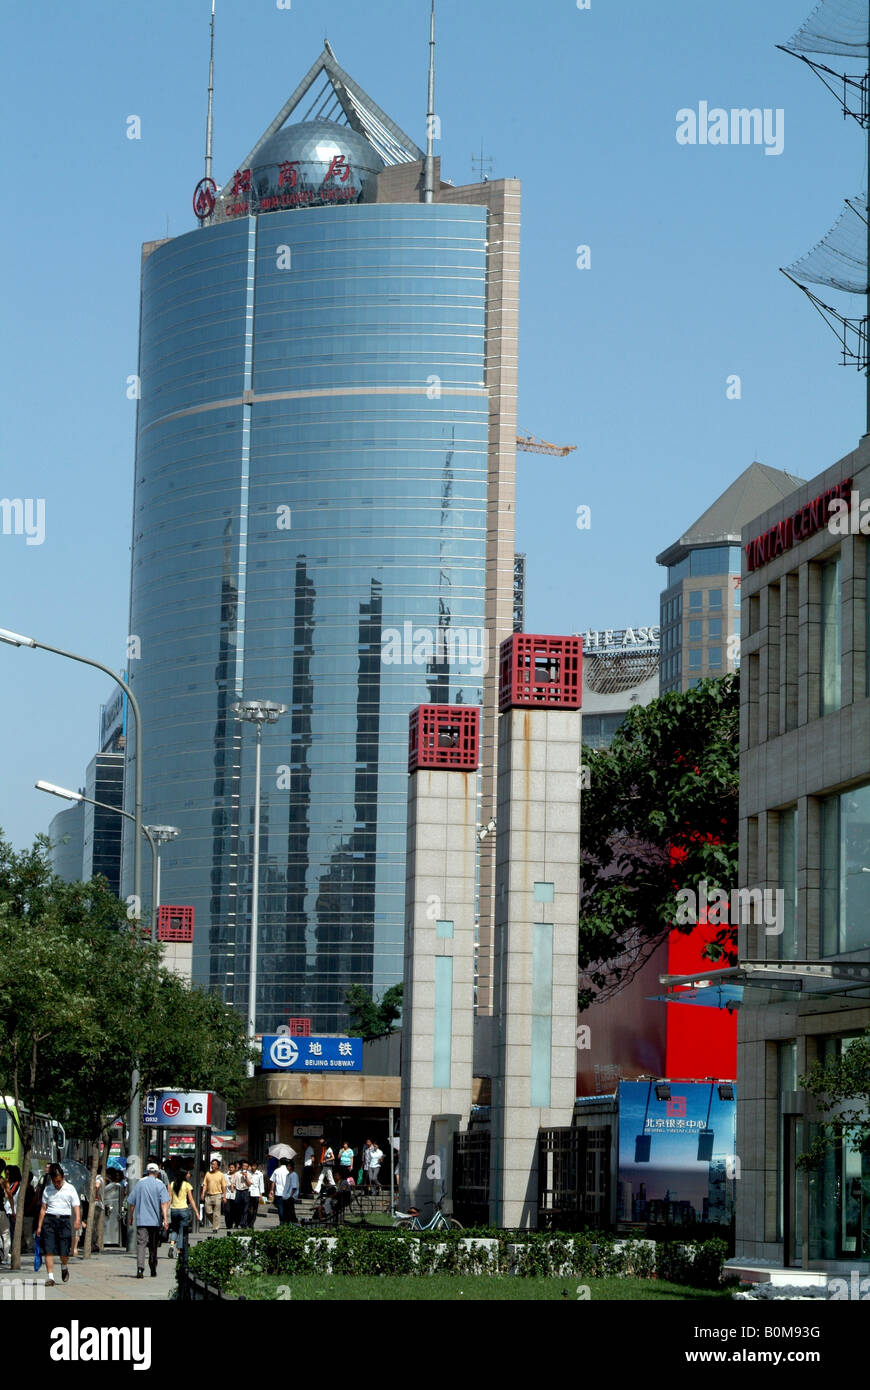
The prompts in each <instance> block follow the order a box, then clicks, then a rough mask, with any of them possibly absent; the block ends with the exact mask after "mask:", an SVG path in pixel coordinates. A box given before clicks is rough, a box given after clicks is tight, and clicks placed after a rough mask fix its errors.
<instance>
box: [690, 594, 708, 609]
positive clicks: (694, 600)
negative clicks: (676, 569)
mask: <svg viewBox="0 0 870 1390" xmlns="http://www.w3.org/2000/svg"><path fill="white" fill-rule="evenodd" d="M703 607H704V591H703V589H694V590H693V591H692V593H690V594H689V612H690V613H700V612H701V610H702V608H703Z"/></svg>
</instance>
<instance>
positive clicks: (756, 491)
mask: <svg viewBox="0 0 870 1390" xmlns="http://www.w3.org/2000/svg"><path fill="white" fill-rule="evenodd" d="M804 482H806V479H805V478H797V477H795V475H794V474H793V473H786V472H784V470H783V469H781V468H770V467H768V465H767V464H766V463H757V462H756V463H751V464H750V465H749V467H748V468H745V469H744V470H743V472H742V473H741V474H740V476H739V478H735V479H734V482H733V483H732V484H731V486H730V487H727V488H726V489H725V491H724V492H723V493H722V496H721V497H718V498H717V499H716V501H715V502H714V503H713V505H712V506H711V507H708V508H707V510H706V511H705V512H702V513H701V515H700V516H699V517H698V519H697V521H694V522H693V523H692V525H691V526H689V527H688V528H687V530H686V531H684V532H683V534H682V536H680V539H679V540H678V541H674V543H673V545H669V546H668V548H667V549H666V550H663V551H662V553H661V554H660V555H657V556H656V562H657V563H658V564H660V565H676V564H679V562H680V560H683V559H685V557H686V555H688V553H689V551H690V550H696V549H698V548H700V547H704V546H712V545H740V540H741V532H742V530H743V527H744V526H745V525H746V524H747V523H748V522H750V521H753V520H754V519H755V517H757V516H760V515H761V513H762V512H766V511H767V509H768V508H769V507H773V506H775V505H776V503H777V502H780V501H781V500H782V499H783V497H788V495H789V493H791V492H794V490H795V488H799V487H801V486H802V485H803V483H804Z"/></svg>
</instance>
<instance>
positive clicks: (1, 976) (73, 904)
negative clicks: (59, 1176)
mask: <svg viewBox="0 0 870 1390" xmlns="http://www.w3.org/2000/svg"><path fill="white" fill-rule="evenodd" d="M48 854H49V842H48V840H47V839H46V838H45V837H44V836H39V837H38V838H37V840H36V842H35V843H34V845H33V848H32V849H30V850H25V851H22V852H20V853H18V852H16V851H15V850H13V849H12V847H11V846H10V845H9V844H8V842H7V841H6V840H4V839H3V838H2V836H0V1036H2V1037H3V1039H4V1045H3V1047H2V1049H0V1093H3V1094H7V1095H11V1096H12V1098H13V1100H14V1102H15V1111H16V1113H15V1114H13V1115H12V1122H13V1125H14V1128H15V1130H16V1131H17V1134H18V1138H19V1141H20V1143H21V1149H22V1165H21V1167H22V1177H23V1178H24V1179H25V1180H26V1179H27V1177H28V1175H29V1173H30V1167H31V1154H32V1149H33V1131H34V1122H35V1116H36V1114H37V1113H38V1112H40V1111H51V1110H53V1109H56V1103H55V1102H56V1100H57V1097H58V1095H59V1093H60V1092H61V1091H62V1089H63V1086H64V1083H65V1080H66V1077H67V1076H68V1074H69V1071H70V1068H71V1066H72V1065H78V1063H77V1061H76V1062H75V1063H74V1062H73V1059H77V1058H78V1056H79V1055H80V1052H81V1049H82V1044H83V1041H84V1039H85V1038H86V1037H87V1036H88V1034H89V1030H90V1029H91V1028H92V1027H93V1008H92V999H91V989H90V986H91V979H92V975H93V971H94V969H95V964H96V951H97V950H98V947H97V944H96V940H97V938H98V937H99V938H102V937H105V936H106V935H107V934H110V935H111V936H112V938H116V937H117V929H116V928H114V929H113V930H112V931H111V932H110V933H108V932H107V923H110V922H111V923H116V922H117V920H119V918H120V919H123V916H124V908H123V906H122V905H121V904H120V903H119V902H118V901H117V899H115V898H112V895H111V894H109V893H108V890H107V889H106V888H105V887H104V885H103V884H102V883H100V882H95V883H94V884H93V885H85V884H77V885H67V884H64V883H62V882H61V881H60V880H58V879H56V878H55V877H54V875H53V873H52V870H51V865H50V863H49V858H48ZM22 1225H23V1223H22V1222H20V1221H19V1222H16V1226H15V1239H14V1246H13V1254H12V1260H13V1268H15V1269H19V1268H20V1261H21V1232H22Z"/></svg>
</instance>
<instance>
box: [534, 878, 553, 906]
mask: <svg viewBox="0 0 870 1390" xmlns="http://www.w3.org/2000/svg"><path fill="white" fill-rule="evenodd" d="M552 901H553V885H552V883H536V884H535V902H536V903H551V902H552Z"/></svg>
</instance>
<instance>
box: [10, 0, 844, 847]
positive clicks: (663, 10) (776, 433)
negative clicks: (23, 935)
mask: <svg viewBox="0 0 870 1390" xmlns="http://www.w3.org/2000/svg"><path fill="white" fill-rule="evenodd" d="M811 8H812V0H765V4H764V5H763V6H762V5H759V4H758V3H757V0H731V3H729V4H728V5H718V4H717V5H714V4H709V3H707V4H702V3H699V0H660V3H651V0H591V5H590V8H589V9H588V10H578V8H577V5H576V0H539V3H537V4H534V5H533V4H529V3H523V2H522V0H439V4H438V41H439V48H438V80H437V96H436V109H437V111H438V113H439V115H440V118H441V122H442V132H441V133H442V138H441V141H440V145H439V152H440V154H441V156H442V172H443V175H444V176H445V177H449V178H452V179H453V180H454V182H456V183H464V182H469V181H470V179H471V177H472V168H471V161H470V155H471V153H472V151H473V150H474V151H477V150H479V149H480V145H481V141H482V142H483V146H484V150H485V152H486V153H487V154H489V155H490V156H491V157H492V159H493V166H492V173H493V176H495V177H499V176H517V177H519V178H521V179H522V181H523V230H522V266H521V316H520V335H521V340H520V391H519V420H520V423H521V425H523V426H524V427H526V428H527V429H529V430H531V431H532V432H534V433H536V434H538V435H543V436H544V437H546V438H548V439H552V440H556V441H560V442H566V443H574V444H577V445H578V448H577V451H576V453H574V454H571V455H570V456H569V457H568V459H566V460H548V459H543V458H540V457H538V456H536V455H521V456H520V460H519V496H518V548H519V549H524V550H525V551H526V552H527V554H528V567H529V568H528V584H529V589H528V610H527V628H528V630H530V631H550V632H561V631H566V632H571V631H576V630H578V629H582V628H585V627H587V626H591V627H614V628H617V627H623V626H626V625H634V624H638V623H649V622H654V621H656V619H657V614H658V592H659V589H660V587H661V577H662V571H661V570H659V569H658V567H657V566H656V564H655V555H656V554H657V553H658V552H659V551H660V550H662V549H663V548H664V547H665V546H666V545H667V544H668V543H669V542H671V541H672V540H674V539H676V537H677V536H678V535H679V534H680V533H681V532H682V530H683V529H684V528H685V526H686V525H687V524H688V523H689V522H691V521H692V520H694V518H695V517H696V516H697V515H698V514H699V513H700V512H702V511H703V510H704V509H705V508H706V507H707V506H708V505H709V504H710V502H711V501H713V499H714V498H715V497H716V496H717V495H718V494H719V493H720V492H721V491H722V490H723V489H724V488H725V487H726V486H727V484H728V483H729V482H731V481H732V479H733V478H734V477H735V476H736V475H737V474H738V473H739V472H741V471H742V470H743V469H744V468H745V467H746V466H747V465H748V464H749V463H751V462H752V460H753V459H754V458H758V459H760V460H761V461H762V462H764V463H768V464H771V465H773V466H774V467H777V468H786V469H788V470H790V471H792V472H794V473H797V474H799V475H801V476H804V477H812V476H814V475H815V474H816V473H817V472H819V471H820V470H821V469H822V468H824V467H827V466H829V465H830V464H831V463H832V462H834V461H835V460H836V459H837V458H839V457H840V456H841V455H842V454H843V453H845V452H846V451H847V450H849V449H851V448H853V447H854V446H855V444H856V442H857V440H858V438H859V436H860V434H861V433H862V430H863V394H864V393H863V382H862V381H861V380H860V378H858V376H857V374H856V373H855V372H854V371H853V370H844V369H843V368H841V367H839V366H838V365H837V363H838V355H837V345H836V343H835V341H834V338H833V336H832V335H831V334H830V333H829V332H828V331H827V330H826V329H825V328H824V325H823V324H822V323H821V321H820V320H819V319H818V318H817V316H816V315H815V314H814V313H813V312H812V310H811V308H810V307H809V305H808V303H807V302H806V301H805V299H804V297H803V296H802V295H801V294H799V292H798V291H797V290H796V289H794V288H793V287H792V286H791V285H789V283H788V282H787V281H786V280H785V279H784V277H783V276H781V275H779V274H778V267H779V266H780V265H787V264H788V263H789V262H790V261H792V260H794V259H795V258H796V257H797V256H799V255H801V254H802V253H803V252H805V251H806V250H808V249H809V247H810V246H811V245H813V244H814V243H815V242H816V241H818V240H819V238H820V237H821V236H823V235H824V233H825V232H826V231H827V230H828V228H829V227H830V226H831V224H832V223H833V221H834V220H835V218H836V216H837V214H838V212H839V210H840V207H841V205H842V200H843V198H844V197H847V196H852V195H853V194H855V193H858V192H860V191H863V189H864V188H865V187H866V173H865V167H864V151H863V142H862V139H861V134H860V131H859V130H858V128H857V126H856V125H855V123H854V122H851V121H850V122H848V123H846V122H844V121H843V119H842V116H841V114H840V112H839V110H838V108H837V106H836V103H835V102H834V100H833V98H832V97H830V96H829V95H828V94H827V93H826V92H825V91H824V89H823V88H822V86H821V84H820V83H818V82H817V81H816V80H815V79H814V78H813V76H812V74H811V73H810V72H809V71H808V70H807V69H806V68H805V67H804V65H802V64H800V63H798V62H796V61H795V60H794V59H791V58H789V57H787V56H786V55H784V54H782V53H779V52H778V51H777V50H776V47H775V45H776V44H777V43H784V42H786V41H787V40H788V38H789V37H790V35H791V34H792V33H793V32H794V31H795V30H796V29H797V28H798V27H799V25H800V24H801V22H802V21H803V19H804V18H805V16H806V14H807V13H808V12H809V10H810V9H811ZM217 11H218V17H217V18H218V23H217V41H216V92H215V173H216V175H217V177H218V180H219V182H224V181H225V180H226V179H227V178H228V177H229V176H230V175H231V173H232V171H233V169H234V168H235V167H236V165H237V163H238V161H239V160H240V159H242V158H243V156H244V155H245V154H246V153H247V151H248V149H249V148H250V146H251V145H252V144H253V142H254V140H255V139H256V138H257V136H258V135H259V134H260V132H261V131H262V129H263V128H264V127H265V126H266V125H267V124H268V123H269V121H270V120H271V119H272V117H273V116H274V115H275V113H276V112H277V110H278V109H279V108H280V106H281V105H282V104H283V102H284V100H285V98H286V97H287V95H288V94H289V93H290V91H291V90H292V89H293V87H294V86H295V85H296V84H297V82H298V81H299V79H300V78H301V76H302V75H303V74H304V72H305V71H306V70H307V68H308V67H309V66H310V64H311V63H312V62H313V60H314V58H315V57H316V55H317V53H318V52H319V51H320V48H321V46H322V41H323V38H324V35H326V36H328V38H329V40H330V42H331V44H332V46H333V48H334V49H335V52H336V55H337V57H338V60H339V62H340V63H341V64H342V66H344V67H345V68H346V69H347V70H348V71H349V72H350V73H351V74H352V75H353V76H354V77H355V78H356V79H357V80H358V81H359V82H360V83H361V85H362V86H364V87H365V88H366V89H367V90H368V91H369V92H370V93H371V95H372V96H373V97H374V98H375V99H376V100H377V101H378V102H379V103H380V105H382V106H383V107H384V108H385V109H386V110H388V111H389V112H390V113H391V114H392V115H393V116H394V117H395V119H396V120H397V121H398V122H399V124H400V125H402V126H404V127H405V128H406V129H407V130H408V131H409V133H410V134H411V135H413V136H414V137H415V138H416V139H417V140H418V142H422V141H423V138H424V128H425V109H426V64H427V39H428V0H370V3H368V4H366V5H360V4H359V2H358V0H292V6H291V8H289V9H282V8H279V7H278V5H277V4H276V3H275V0H217ZM208 12H209V0H149V3H145V4H137V5H126V4H124V5H122V4H119V3H118V2H117V0H77V3H76V4H75V5H53V6H48V7H46V6H43V5H33V4H31V3H29V2H28V0H6V3H5V5H4V6H3V11H2V19H0V25H2V37H3V41H4V50H5V52H6V54H7V60H6V63H5V65H4V83H3V90H2V96H0V102H2V108H3V109H2V119H3V122H4V128H5V130H6V133H7V144H6V148H7V160H6V171H7V173H6V179H5V187H4V193H5V199H6V215H5V218H4V224H3V253H2V259H0V265H2V268H3V272H4V277H3V289H2V292H3V305H4V321H5V332H4V333H3V335H2V343H0V352H2V375H0V381H2V383H3V394H4V400H3V407H4V409H3V423H4V430H3V441H2V449H3V454H2V474H0V495H3V496H7V497H32V498H44V499H45V507H46V535H45V540H44V543H43V544H42V545H38V546H37V545H33V546H27V545H26V544H25V541H24V538H23V537H21V536H7V535H0V626H4V627H9V628H13V629H16V630H18V631H21V632H32V633H33V634H34V635H35V636H37V637H39V638H41V639H42V640H44V641H47V642H50V643H52V644H54V645H57V646H62V647H67V648H70V649H72V650H74V651H80V652H82V653H85V654H88V655H91V656H94V657H96V658H98V659H100V660H102V661H105V662H106V663H107V664H109V665H117V666H118V667H120V666H121V665H122V664H123V651H124V639H125V635H126V631H127V602H128V578H129V543H130V508H131V497H132V477H133V443H134V435H133V431H134V412H135V407H134V405H133V403H132V402H130V401H129V400H127V398H126V378H127V377H128V375H130V374H131V373H134V372H135V371H136V350H137V349H136V344H137V328H138V322H137V320H138V288H139V250H140V244H141V243H142V242H143V241H145V240H150V239H152V238H155V237H160V236H165V235H166V233H167V230H168V231H169V233H170V234H172V235H175V234H178V233H181V232H184V231H188V230H190V229H191V228H192V226H193V225H194V219H193V214H192V211H191V206H190V199H191V193H192V190H193V186H194V184H195V183H196V181H197V179H198V178H199V177H200V175H201V172H202V169H201V166H202V151H203V140H204V127H205V98H206V76H207V64H208ZM835 61H836V60H835ZM700 101H707V102H708V103H709V104H710V106H717V105H718V106H723V107H726V108H731V107H739V106H749V107H754V106H758V107H762V108H765V107H767V108H772V109H776V108H782V110H783V111H784V113H785V115H784V131H785V144H784V150H783V153H782V154H781V155H780V156H778V157H777V156H767V155H765V153H764V150H763V148H762V147H760V146H734V147H731V146H720V147H716V146H710V145H707V146H700V145H698V146H694V147H692V146H681V145H679V144H678V143H677V141H676V138H675V132H676V128H677V122H676V113H677V111H678V110H679V109H680V108H684V107H693V108H697V106H698V103H699V102H700ZM131 115H136V116H138V117H139V118H140V120H141V139H139V140H129V139H128V138H127V136H126V131H127V118H128V117H129V116H131ZM580 245H588V246H589V247H590V248H591V268H590V269H588V270H578V269H577V265H576V261H577V247H578V246H580ZM855 312H859V310H858V309H857V308H856V309H855ZM732 373H736V374H738V375H739V376H740V378H741V383H742V398H741V399H740V400H727V399H726V394H725V388H726V377H728V376H729V374H732ZM580 505H587V506H589V507H591V509H592V524H591V527H590V529H589V530H583V531H580V530H578V529H577V526H576V515H577V507H578V506H580ZM109 693H110V683H109V682H108V681H106V680H105V679H103V678H102V677H101V676H100V675H99V674H98V673H91V672H88V671H87V670H85V669H84V668H82V667H80V666H74V665H72V663H66V662H63V661H62V660H60V659H59V658H57V657H52V656H49V655H47V654H45V653H40V652H34V651H28V650H20V651H19V650H15V649H13V648H11V647H5V646H0V731H2V733H0V740H2V742H0V747H2V754H0V769H2V772H0V826H2V827H3V828H4V830H5V831H6V833H7V834H9V835H10V836H11V837H12V839H13V841H14V842H15V843H16V844H17V845H21V846H23V845H24V844H27V843H29V842H30V840H31V839H32V836H33V835H34V833H36V831H38V830H40V829H44V828H46V827H47V824H48V821H49V819H50V818H51V816H52V815H53V814H54V813H55V812H56V811H57V810H60V809H61V803H60V802H57V801H49V800H48V798H47V797H45V796H43V795H42V794H40V793H39V792H36V791H35V790H33V789H32V787H33V782H34V781H35V779H36V778H37V777H42V778H46V779H48V780H50V781H55V782H59V783H63V784H66V785H73V786H78V785H80V783H81V782H82V780H83V776H84V769H85V766H86V764H87V762H88V760H89V759H90V757H91V756H92V755H93V753H94V751H95V750H96V742H97V720H98V707H99V705H100V703H101V702H103V701H105V700H106V699H107V698H108V695H109Z"/></svg>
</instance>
